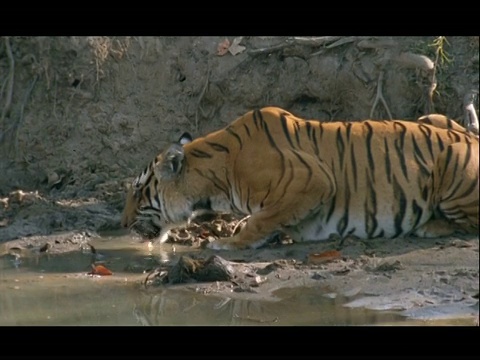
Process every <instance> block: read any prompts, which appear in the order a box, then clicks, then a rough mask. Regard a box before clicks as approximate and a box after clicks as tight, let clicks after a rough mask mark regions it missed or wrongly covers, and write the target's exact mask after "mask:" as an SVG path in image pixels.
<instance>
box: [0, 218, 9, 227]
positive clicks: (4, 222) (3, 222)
mask: <svg viewBox="0 0 480 360" xmlns="http://www.w3.org/2000/svg"><path fill="white" fill-rule="evenodd" d="M7 225H8V219H3V220H0V227H5V226H7Z"/></svg>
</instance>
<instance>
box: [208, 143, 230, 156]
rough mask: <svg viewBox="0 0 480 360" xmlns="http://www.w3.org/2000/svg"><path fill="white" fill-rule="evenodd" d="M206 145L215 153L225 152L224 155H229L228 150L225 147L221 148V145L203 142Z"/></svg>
mask: <svg viewBox="0 0 480 360" xmlns="http://www.w3.org/2000/svg"><path fill="white" fill-rule="evenodd" d="M205 142H206V143H207V144H208V145H210V146H211V147H212V149H214V150H215V151H220V152H226V153H228V154H229V153H230V150H229V149H228V148H227V147H226V146H223V145H221V144H218V143H213V142H210V141H205Z"/></svg>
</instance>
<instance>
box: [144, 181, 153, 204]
mask: <svg viewBox="0 0 480 360" xmlns="http://www.w3.org/2000/svg"><path fill="white" fill-rule="evenodd" d="M150 195H151V191H150V186H147V187H146V188H145V197H146V198H147V200H148V203H149V204H150V207H152V208H153V204H152V199H151V196H150Z"/></svg>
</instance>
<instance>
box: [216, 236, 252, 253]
mask: <svg viewBox="0 0 480 360" xmlns="http://www.w3.org/2000/svg"><path fill="white" fill-rule="evenodd" d="M207 248H209V249H212V250H243V249H247V248H248V246H247V245H245V244H243V243H241V242H239V241H238V240H235V239H233V238H220V239H218V240H215V241H212V242H211V243H208V245H207Z"/></svg>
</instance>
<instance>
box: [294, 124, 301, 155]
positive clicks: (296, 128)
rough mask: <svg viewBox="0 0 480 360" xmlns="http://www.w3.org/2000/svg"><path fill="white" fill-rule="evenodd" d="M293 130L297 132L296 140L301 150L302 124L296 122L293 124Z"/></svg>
mask: <svg viewBox="0 0 480 360" xmlns="http://www.w3.org/2000/svg"><path fill="white" fill-rule="evenodd" d="M293 130H294V132H295V140H297V146H298V147H299V148H300V149H301V148H302V145H301V144H300V124H299V123H298V121H296V120H295V121H294V122H293Z"/></svg>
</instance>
